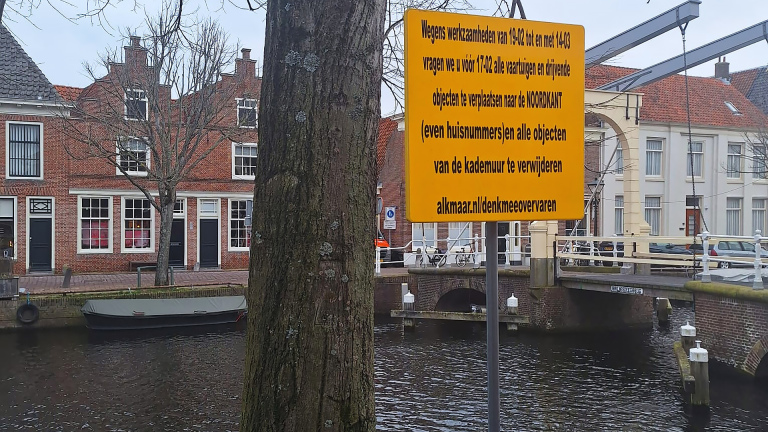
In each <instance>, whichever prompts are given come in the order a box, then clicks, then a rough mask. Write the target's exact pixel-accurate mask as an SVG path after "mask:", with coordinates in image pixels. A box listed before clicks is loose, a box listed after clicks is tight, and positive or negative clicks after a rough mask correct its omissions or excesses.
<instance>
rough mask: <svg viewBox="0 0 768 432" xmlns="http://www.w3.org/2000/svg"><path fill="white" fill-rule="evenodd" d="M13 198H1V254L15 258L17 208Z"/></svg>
mask: <svg viewBox="0 0 768 432" xmlns="http://www.w3.org/2000/svg"><path fill="white" fill-rule="evenodd" d="M15 204H16V203H15V202H14V199H13V198H0V256H1V257H9V258H15V256H16V252H15V246H14V244H15V240H16V210H15V209H14V207H16V206H15Z"/></svg>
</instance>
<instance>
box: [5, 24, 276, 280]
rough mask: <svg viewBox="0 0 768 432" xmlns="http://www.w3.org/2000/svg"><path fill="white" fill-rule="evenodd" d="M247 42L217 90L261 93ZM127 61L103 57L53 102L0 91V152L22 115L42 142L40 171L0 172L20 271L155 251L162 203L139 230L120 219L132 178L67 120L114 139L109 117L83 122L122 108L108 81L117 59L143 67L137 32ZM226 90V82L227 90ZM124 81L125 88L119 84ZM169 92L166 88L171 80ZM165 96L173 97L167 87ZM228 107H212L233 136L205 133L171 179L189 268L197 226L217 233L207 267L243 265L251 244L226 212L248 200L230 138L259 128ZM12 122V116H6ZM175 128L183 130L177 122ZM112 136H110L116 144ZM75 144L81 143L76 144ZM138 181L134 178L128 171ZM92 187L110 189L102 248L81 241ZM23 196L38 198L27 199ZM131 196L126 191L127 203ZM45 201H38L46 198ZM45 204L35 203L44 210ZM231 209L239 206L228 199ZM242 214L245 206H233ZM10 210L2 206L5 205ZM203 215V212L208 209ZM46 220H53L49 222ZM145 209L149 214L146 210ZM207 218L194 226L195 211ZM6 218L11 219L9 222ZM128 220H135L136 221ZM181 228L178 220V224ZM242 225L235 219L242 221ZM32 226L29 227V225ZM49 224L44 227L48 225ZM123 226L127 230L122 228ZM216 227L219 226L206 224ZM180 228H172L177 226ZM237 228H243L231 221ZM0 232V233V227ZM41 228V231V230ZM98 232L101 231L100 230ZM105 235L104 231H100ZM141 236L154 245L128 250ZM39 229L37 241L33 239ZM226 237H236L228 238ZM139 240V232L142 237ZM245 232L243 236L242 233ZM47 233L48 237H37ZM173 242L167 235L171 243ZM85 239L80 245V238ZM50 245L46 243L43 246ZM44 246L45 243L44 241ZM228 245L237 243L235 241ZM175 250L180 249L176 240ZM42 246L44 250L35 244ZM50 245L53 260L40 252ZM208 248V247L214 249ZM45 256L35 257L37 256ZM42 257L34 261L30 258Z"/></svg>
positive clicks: (142, 258) (136, 194)
mask: <svg viewBox="0 0 768 432" xmlns="http://www.w3.org/2000/svg"><path fill="white" fill-rule="evenodd" d="M249 54H250V50H247V49H244V50H242V58H237V59H236V64H235V72H234V73H232V74H222V76H221V79H220V80H219V81H218V83H217V86H218V87H217V90H218V92H217V94H236V95H238V96H239V97H241V98H249V99H255V100H258V99H259V92H260V88H261V80H260V78H258V77H257V76H256V70H255V61H254V60H251V59H250V55H249ZM124 55H125V63H112V64H110V71H109V73H108V74H107V75H106V76H105V77H103V78H101V79H98V80H96V81H95V82H94V83H93V84H91V85H90V86H88V87H86V88H84V89H77V88H72V87H64V86H57V91H58V93H59V94H60V95H61V99H62V100H63V101H64V102H63V103H62V102H61V101H58V102H56V103H41V104H39V105H35V103H34V102H29V101H24V103H21V102H20V103H19V104H18V105H14V104H7V103H3V101H2V100H0V143H2V144H3V145H0V160H5V161H7V158H8V151H9V137H8V131H9V125H12V124H13V125H15V124H20V123H23V122H26V123H31V124H39V125H41V128H40V130H41V135H42V136H41V138H40V140H39V141H40V148H41V149H42V157H41V158H40V159H41V160H42V162H41V165H42V176H41V177H40V178H35V179H20V178H12V176H10V177H11V178H9V175H8V168H7V164H6V168H5V169H3V170H2V173H0V199H4V200H5V201H3V203H6V204H7V203H9V202H12V203H13V214H15V217H13V221H12V222H13V223H12V224H11V223H8V225H7V227H6V228H5V230H6V231H8V230H10V231H13V232H11V233H8V232H6V233H5V234H4V235H6V236H9V235H10V236H11V237H12V238H13V241H14V243H15V244H14V247H13V253H14V255H15V259H16V264H15V266H14V272H15V273H16V274H26V273H29V272H34V271H36V270H37V271H41V272H55V273H58V272H61V271H62V269H63V267H64V266H68V267H70V268H72V269H73V270H74V271H75V272H81V273H84V272H115V271H128V270H129V262H131V261H138V262H153V261H156V259H157V258H156V257H157V251H158V239H159V227H160V213H159V211H156V210H155V209H152V210H151V211H150V214H151V215H152V216H151V218H150V219H151V221H152V222H151V227H152V228H151V230H146V234H145V233H144V232H142V233H141V234H136V233H137V232H138V231H130V230H129V229H127V228H125V226H124V223H125V218H126V215H128V214H129V212H130V211H131V210H130V208H128V206H127V203H126V202H125V199H129V200H132V199H134V198H137V199H144V196H143V195H142V193H141V192H140V190H139V189H138V188H136V187H135V186H134V185H132V184H131V182H130V181H129V180H128V179H127V178H126V177H125V176H124V175H123V174H121V173H119V172H117V169H116V167H115V166H114V165H111V164H109V163H107V162H106V161H105V160H103V159H100V158H98V157H85V156H88V155H87V153H85V151H86V150H87V149H86V146H85V145H84V144H82V143H81V142H80V141H79V140H78V139H76V138H75V137H74V132H73V131H74V130H75V129H77V130H78V132H79V133H81V132H82V131H83V130H87V131H88V132H89V133H92V134H93V135H94V136H97V137H98V139H101V140H104V141H105V142H110V143H116V141H117V139H118V137H115V136H109V134H108V133H106V132H105V130H106V127H105V126H102V125H99V124H98V123H95V122H93V121H90V122H89V117H88V113H93V112H98V110H100V109H104V107H105V106H110V108H109V109H112V110H114V109H115V108H114V106H111V105H110V104H117V106H118V107H120V109H122V106H123V104H124V102H123V101H121V100H120V101H115V100H112V99H114V94H115V89H114V88H112V87H110V86H113V85H114V80H113V78H114V77H113V75H114V74H116V73H117V71H119V70H121V69H122V68H125V67H128V66H126V65H130V66H131V67H137V68H146V67H147V59H146V50H144V49H143V48H142V47H140V46H139V45H138V39H137V38H131V44H130V46H128V47H125V51H124ZM225 90H226V91H225ZM120 91H122V90H120ZM168 92H170V89H168ZM166 96H168V103H171V104H174V103H175V102H174V101H173V100H172V99H171V98H170V93H168V94H167V95H166ZM222 106H226V110H225V112H223V113H221V114H219V115H218V119H219V120H218V122H219V123H217V124H216V126H217V128H218V129H217V130H221V128H222V127H223V126H222V127H219V126H221V125H224V126H226V127H229V128H231V129H233V130H235V131H236V138H235V137H231V136H227V138H226V139H224V140H223V141H222V142H221V144H219V145H218V146H215V147H214V145H209V146H208V147H205V143H209V142H210V140H212V139H213V133H210V134H211V136H207V135H203V141H204V142H205V143H204V144H203V145H201V147H200V148H199V149H198V150H196V151H197V152H198V153H193V155H192V156H191V157H190V158H189V160H194V157H195V156H194V155H195V154H200V152H203V151H205V150H206V149H208V148H213V150H212V151H211V153H210V154H208V155H207V156H206V157H205V159H204V160H203V161H202V162H201V163H200V164H198V165H197V166H196V167H195V168H194V170H193V171H191V173H190V175H188V176H187V177H186V178H185V179H184V180H183V181H181V182H180V183H179V185H178V189H177V199H178V200H180V202H183V204H184V206H183V207H184V211H183V213H181V212H180V213H179V214H178V216H179V217H178V219H179V220H183V224H182V223H181V222H178V223H177V225H181V227H182V228H183V229H182V231H183V234H182V235H179V234H177V235H176V238H177V239H181V244H179V242H176V244H177V246H176V247H178V248H183V251H184V252H183V256H184V258H183V260H182V264H181V265H183V267H184V268H186V269H193V268H195V267H197V265H198V264H199V262H200V252H201V250H200V249H201V232H203V231H205V232H206V233H207V232H211V233H212V234H213V235H215V236H216V237H217V238H218V245H214V244H213V243H212V242H207V243H205V245H204V247H205V248H206V250H205V253H206V254H207V255H206V256H210V257H211V258H210V259H209V263H211V265H209V267H220V268H223V269H242V268H247V267H248V258H249V252H248V248H247V245H241V244H240V243H237V241H236V240H232V239H231V235H230V233H231V226H230V225H231V224H233V223H234V224H239V223H240V220H241V219H240V218H239V217H238V218H237V219H236V220H235V221H232V220H231V216H232V210H233V209H232V208H231V205H230V204H231V200H237V201H246V200H252V198H253V180H252V179H251V178H252V177H251V178H247V176H243V177H246V178H240V179H236V178H235V177H236V176H235V175H234V172H233V170H234V168H233V165H234V164H233V151H234V150H233V147H234V144H233V140H234V139H237V142H240V143H252V144H254V145H255V144H256V143H257V142H258V130H257V129H256V128H254V127H249V128H237V122H238V117H237V101H236V99H235V98H234V97H233V98H232V100H231V101H230V100H227V101H224V103H223V104H222ZM13 127H14V128H17V126H13ZM176 133H178V134H180V135H181V134H182V133H184V129H183V128H182V129H180V130H179V131H177V132H176ZM113 145H116V144H113ZM78 152H80V153H78ZM134 180H136V181H138V182H140V183H141V182H143V181H144V180H142V179H141V178H134ZM144 184H145V185H146V187H147V189H148V190H149V191H150V192H151V193H152V195H153V197H154V199H155V200H156V201H157V199H158V198H157V190H158V187H157V185H156V184H154V183H151V182H147V181H144ZM89 197H94V198H107V199H108V200H109V206H108V208H109V221H108V223H106V222H105V223H104V225H100V227H102V226H103V232H104V233H106V232H107V231H108V232H109V234H108V236H107V237H106V238H105V239H103V240H99V241H104V242H105V244H106V243H107V242H108V244H109V247H107V248H105V249H103V250H95V251H89V250H85V249H86V246H83V245H87V242H88V241H91V240H89V239H86V238H85V237H86V236H88V235H89V234H87V230H86V229H85V226H84V225H83V224H84V222H83V221H82V217H83V216H82V215H83V214H84V211H85V210H84V206H86V204H87V203H88V202H89V201H83V200H84V199H85V200H87V199H88V198H89ZM30 200H35V203H36V204H39V203H43V204H41V205H42V207H39V208H38V207H35V208H30V206H29V204H30V202H31V201H30ZM202 200H212V201H210V202H212V203H215V204H216V206H217V209H216V211H215V212H213V213H211V214H210V216H206V215H202V214H201V213H202V212H201V211H199V203H201V202H203V201H202ZM131 202H132V201H129V202H128V204H130V203H131ZM49 204H51V206H49V207H48V208H47V210H46V209H42V208H43V207H46V206H48V205H49ZM41 209H42V210H41ZM235 210H238V209H235ZM236 214H238V215H240V214H242V212H239V213H238V212H236ZM5 216H8V215H5ZM208 217H210V219H207V218H208ZM39 219H46V220H49V221H50V228H47V227H46V222H43V221H40V220H39ZM150 219H147V220H150ZM206 220H210V221H215V223H214V222H204V226H202V227H201V221H206ZM11 227H12V228H11ZM134 228H135V227H134ZM177 228H178V227H177ZM240 228H242V227H240ZM32 230H36V231H37V232H36V233H31V232H30V231H32ZM47 230H50V233H48V231H47ZM123 230H125V231H123ZM212 230H217V231H218V232H213V231H212ZM177 231H178V229H177ZM237 232H238V233H243V232H245V231H243V230H242V229H241V230H240V231H237ZM1 234H2V233H0V235H1ZM38 234H42V235H41V236H40V235H38ZM46 235H50V236H51V241H50V244H48V245H45V244H42V245H41V244H40V243H39V238H44V237H45V236H46ZM99 235H101V234H99ZM104 235H105V236H106V234H104ZM138 235H141V236H148V237H149V238H150V239H151V247H148V248H146V250H135V248H133V249H132V248H131V247H129V245H135V244H138V243H137V242H138V241H139V240H137V239H133V237H132V236H138ZM34 237H38V242H37V243H35V242H34ZM231 240H232V241H235V242H236V243H237V245H236V246H234V247H231ZM141 241H144V240H143V239H142V240H141ZM244 242H245V240H244ZM44 243H45V242H44ZM172 244H174V243H172ZM81 246H83V247H81ZM46 247H47V248H49V249H48V250H45V249H44V248H46ZM41 248H42V249H41ZM233 249H234V250H233ZM178 250H182V249H178ZM41 251H42V252H41ZM48 254H49V255H50V263H46V262H45V259H46V257H47V256H48ZM214 254H215V257H214ZM41 257H42V259H41ZM38 264H39V267H38V268H36V267H35V266H36V265H38Z"/></svg>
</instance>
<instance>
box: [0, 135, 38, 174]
mask: <svg viewBox="0 0 768 432" xmlns="http://www.w3.org/2000/svg"><path fill="white" fill-rule="evenodd" d="M42 127H43V126H42V125H41V124H32V123H7V130H8V151H7V155H8V156H7V158H8V160H7V166H8V169H7V172H6V174H7V176H8V178H13V177H19V178H42V177H43V171H42V170H43V163H42V161H43V146H42Z"/></svg>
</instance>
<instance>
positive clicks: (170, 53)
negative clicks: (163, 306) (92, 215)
mask: <svg viewBox="0 0 768 432" xmlns="http://www.w3.org/2000/svg"><path fill="white" fill-rule="evenodd" d="M168 6H169V7H167V8H163V10H164V12H162V13H161V15H159V16H158V17H157V18H154V19H148V20H147V25H146V27H147V29H148V33H149V34H148V35H147V36H146V37H145V38H144V41H145V42H146V45H147V47H146V48H145V47H144V46H142V45H141V44H140V39H139V38H138V37H132V38H131V45H130V46H129V47H127V50H128V51H127V52H129V53H130V55H127V56H126V59H125V62H124V63H115V62H114V59H116V58H118V56H117V54H116V53H113V54H111V55H107V56H105V57H104V58H103V64H102V66H104V67H106V68H107V70H108V73H107V74H106V76H104V77H100V76H99V75H98V72H97V69H96V68H94V67H86V70H87V72H88V74H89V75H90V77H91V78H92V79H93V80H94V83H93V84H92V85H90V86H89V87H87V88H86V89H84V91H83V93H82V94H81V95H80V97H79V98H78V104H77V106H76V107H75V108H74V109H73V110H72V113H73V117H72V118H67V117H62V118H63V120H64V123H65V133H66V135H67V136H68V137H69V138H70V144H69V145H68V146H67V148H66V150H67V152H68V154H69V155H70V156H71V157H72V158H74V159H76V160H82V161H87V160H94V159H96V160H98V161H101V162H102V163H106V164H108V165H110V166H112V167H114V169H116V170H117V171H118V172H119V173H121V174H122V176H123V178H124V179H125V181H126V182H127V183H130V184H131V185H133V186H134V187H136V188H137V189H138V190H140V191H141V192H142V193H143V194H144V196H145V197H146V198H147V200H149V202H150V203H151V205H152V206H153V207H154V208H155V209H156V210H157V211H158V212H159V213H160V232H159V241H158V254H157V273H156V276H155V284H156V285H167V284H168V276H167V270H168V255H169V248H170V236H171V224H172V221H173V210H174V205H175V203H176V191H177V188H178V186H179V183H180V182H182V181H184V180H185V179H187V178H188V177H189V176H190V174H191V173H192V172H193V171H194V170H195V168H196V167H197V166H198V165H199V164H200V162H201V161H203V160H204V159H205V158H206V157H207V156H208V155H209V154H210V153H211V152H212V151H213V150H214V149H216V148H217V147H218V146H219V145H220V144H221V143H223V142H227V143H229V142H231V141H238V140H239V139H240V138H241V135H242V132H241V129H240V128H238V127H237V123H238V122H237V121H236V120H235V119H233V116H234V114H233V113H234V112H235V109H234V104H235V98H236V97H237V96H238V95H242V94H243V92H250V91H251V89H252V88H253V86H252V85H248V84H249V82H248V79H249V78H251V77H247V76H246V75H244V74H234V75H227V76H223V77H222V75H221V71H222V70H223V69H224V68H225V67H227V66H228V65H230V64H231V62H232V60H233V59H234V57H235V49H234V47H232V46H231V45H230V44H229V43H228V40H227V34H226V33H225V32H224V30H222V29H221V28H220V27H219V25H218V24H217V23H215V22H212V21H210V20H209V21H203V22H202V23H197V24H193V25H190V26H189V27H184V26H182V27H179V26H178V24H177V23H176V19H177V17H178V16H179V15H178V10H177V9H176V8H174V7H173V4H172V3H171V4H169V5H168ZM177 29H178V30H177ZM252 78H253V79H254V80H255V77H252ZM251 83H252V82H251ZM249 96H250V97H255V95H249ZM155 191H156V192H155ZM154 194H157V200H156V199H155V197H154V196H153V195H154ZM136 228H137V230H136V231H133V232H132V234H131V235H132V238H131V240H132V241H134V242H138V241H142V240H144V239H145V237H146V236H147V234H148V232H149V231H148V230H149V227H143V226H142V227H136ZM146 238H148V237H146Z"/></svg>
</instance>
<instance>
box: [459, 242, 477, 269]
mask: <svg viewBox="0 0 768 432" xmlns="http://www.w3.org/2000/svg"><path fill="white" fill-rule="evenodd" d="M470 262H471V263H472V264H475V251H474V250H472V246H462V247H461V249H459V250H458V251H456V265H457V266H459V267H464V266H465V265H467V263H470Z"/></svg>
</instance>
